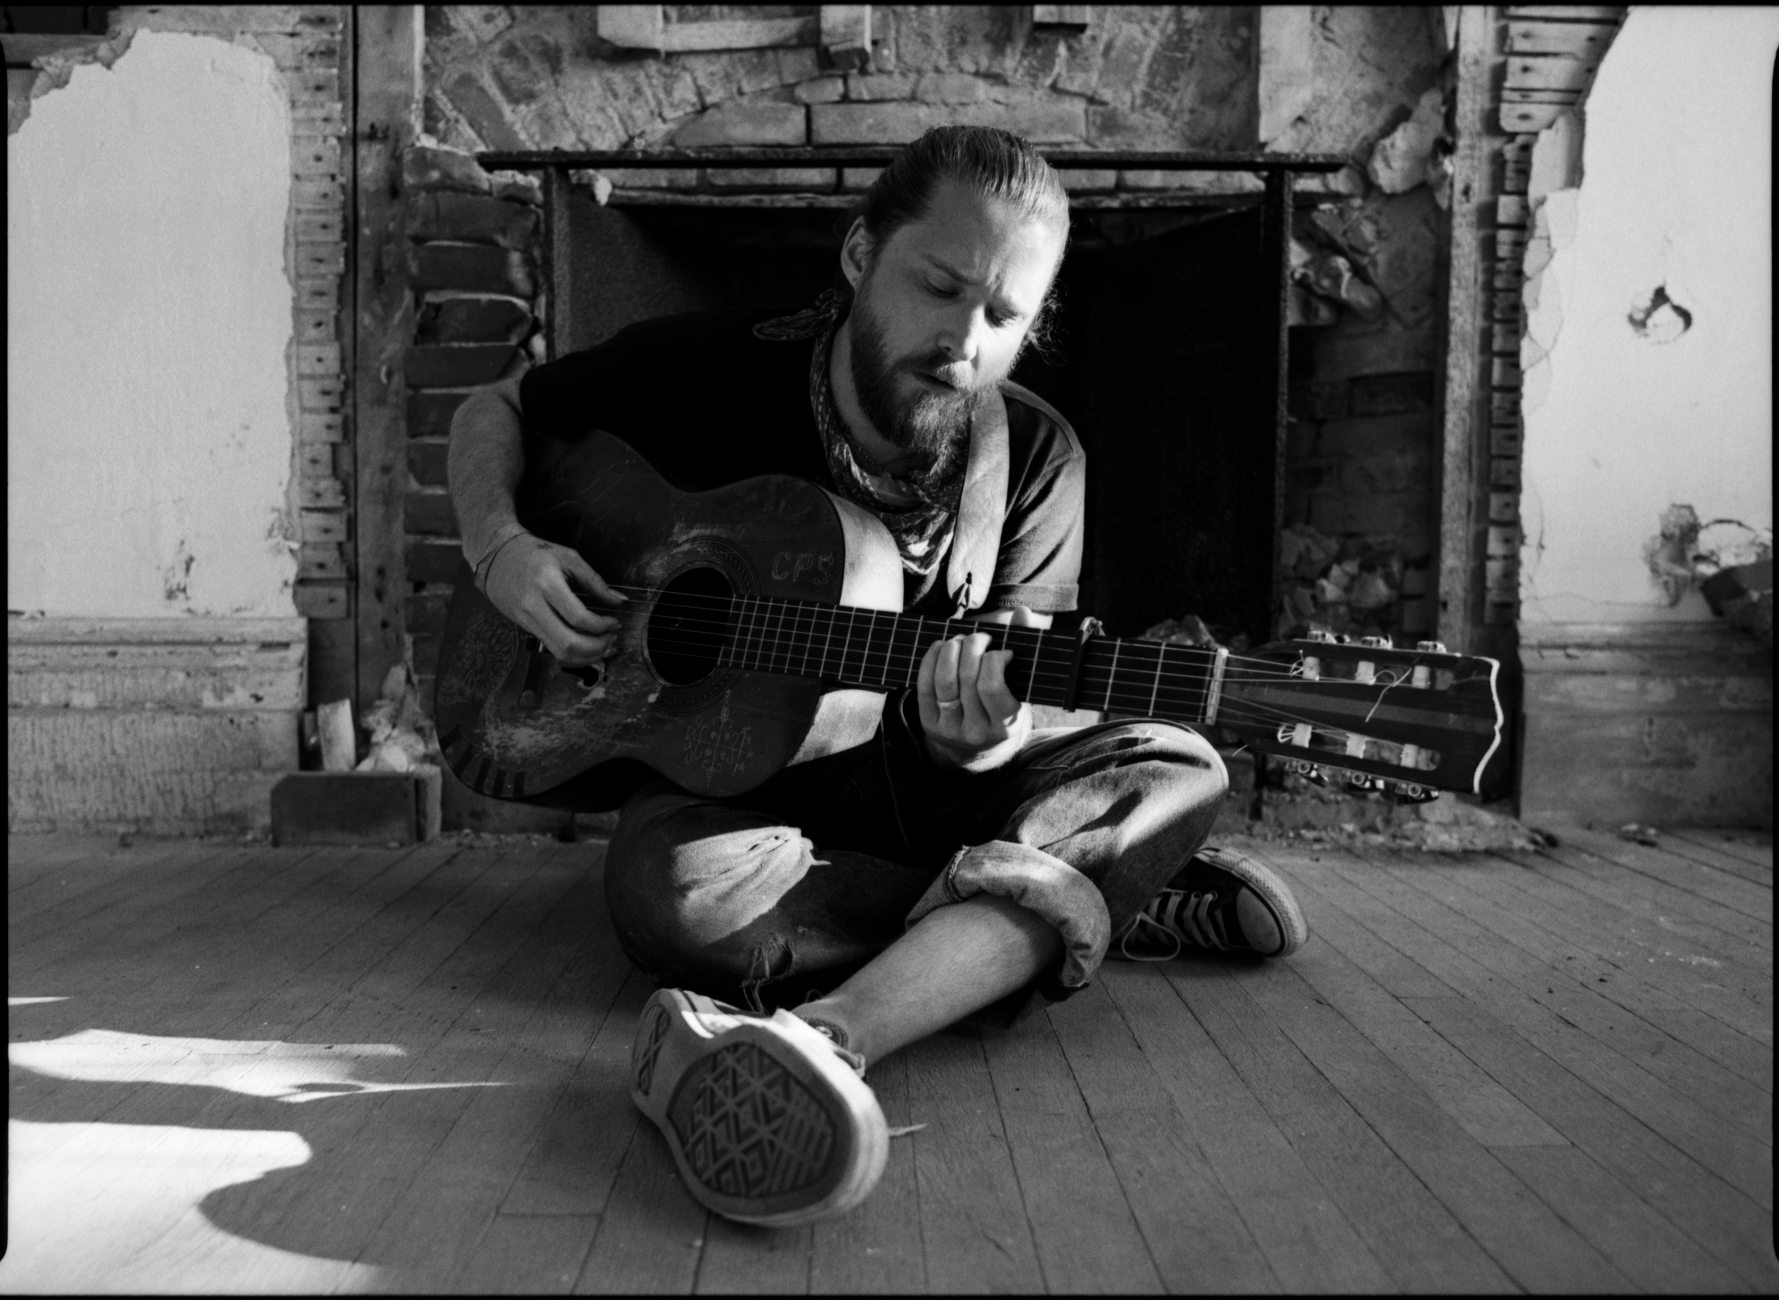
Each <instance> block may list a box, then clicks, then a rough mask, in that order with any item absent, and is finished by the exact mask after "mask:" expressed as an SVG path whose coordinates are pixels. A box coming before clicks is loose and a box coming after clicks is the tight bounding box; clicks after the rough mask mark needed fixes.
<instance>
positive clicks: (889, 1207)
mask: <svg viewBox="0 0 1779 1300" xmlns="http://www.w3.org/2000/svg"><path fill="white" fill-rule="evenodd" d="M865 1082H867V1083H868V1084H870V1085H871V1089H872V1091H873V1092H875V1093H876V1094H877V1104H878V1105H879V1106H881V1107H882V1108H883V1118H884V1121H885V1123H887V1124H888V1125H889V1127H890V1131H891V1132H892V1133H894V1132H895V1131H896V1130H898V1129H906V1128H908V1127H909V1126H910V1125H912V1124H913V1123H915V1121H914V1120H913V1119H911V1118H910V1112H909V1106H908V1062H907V1058H906V1055H905V1054H903V1053H897V1054H895V1055H894V1056H891V1057H889V1058H887V1059H886V1060H882V1061H873V1062H872V1063H871V1065H870V1068H869V1070H868V1071H867V1072H866V1075H865ZM918 1137H919V1133H918V1132H915V1133H904V1134H903V1135H902V1136H900V1137H892V1138H891V1139H890V1148H889V1162H888V1163H887V1164H886V1165H885V1166H884V1170H883V1178H882V1180H881V1181H880V1182H879V1183H878V1184H877V1190H876V1191H875V1192H873V1193H871V1195H870V1196H869V1197H867V1198H866V1200H865V1203H864V1204H863V1205H861V1206H859V1207H858V1209H856V1210H854V1211H853V1212H852V1213H850V1214H843V1215H841V1216H840V1217H839V1218H837V1219H825V1220H823V1221H822V1222H821V1223H818V1224H816V1225H815V1232H814V1235H813V1241H812V1243H811V1249H810V1260H809V1290H810V1293H811V1294H813V1295H909V1294H917V1293H923V1292H925V1291H926V1289H927V1267H926V1256H925V1253H924V1252H923V1251H922V1249H921V1238H920V1188H919V1185H918V1183H917V1181H916V1178H915V1168H914V1144H915V1140H916V1138H918Z"/></svg>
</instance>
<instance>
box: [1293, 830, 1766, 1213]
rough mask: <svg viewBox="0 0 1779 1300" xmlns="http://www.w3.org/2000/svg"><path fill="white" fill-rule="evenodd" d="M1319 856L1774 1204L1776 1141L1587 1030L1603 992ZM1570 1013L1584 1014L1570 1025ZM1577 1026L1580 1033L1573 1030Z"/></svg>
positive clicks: (1430, 953)
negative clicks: (1732, 1124)
mask: <svg viewBox="0 0 1779 1300" xmlns="http://www.w3.org/2000/svg"><path fill="white" fill-rule="evenodd" d="M1324 861H1325V862H1327V863H1328V864H1329V865H1330V866H1331V867H1332V869H1333V874H1334V875H1338V876H1339V877H1341V878H1342V879H1343V880H1345V881H1346V882H1347V883H1348V884H1349V885H1351V886H1353V887H1355V888H1358V889H1360V890H1361V891H1363V892H1366V893H1369V894H1371V895H1372V896H1373V897H1374V898H1377V899H1378V900H1379V901H1380V902H1382V903H1383V904H1384V905H1385V906H1386V907H1388V908H1390V909H1392V910H1394V911H1396V912H1397V913H1399V914H1400V915H1402V916H1403V917H1404V918H1405V919H1406V920H1408V921H1409V922H1410V923H1411V925H1412V926H1414V927H1416V928H1417V929H1418V931H1419V933H1420V934H1421V935H1422V936H1425V941H1426V942H1425V943H1424V944H1423V948H1424V951H1425V953H1426V955H1425V956H1423V955H1422V953H1416V954H1415V955H1416V957H1417V960H1421V961H1422V962H1423V964H1431V963H1437V964H1436V965H1433V969H1435V970H1436V971H1438V972H1439V974H1440V975H1441V977H1442V978H1445V979H1446V980H1447V982H1448V983H1456V984H1457V985H1458V986H1459V987H1460V988H1461V989H1462V991H1463V992H1464V994H1465V996H1467V997H1470V998H1472V999H1474V1000H1475V1001H1477V1003H1478V1004H1479V1005H1481V1006H1484V1007H1486V1008H1487V1009H1488V1010H1489V1012H1490V1013H1491V1014H1492V1015H1495V1016H1497V1017H1499V1018H1500V1019H1501V1020H1502V1021H1503V1022H1504V1023H1506V1024H1509V1025H1511V1026H1512V1028H1513V1029H1514V1031H1515V1032H1516V1033H1519V1034H1521V1035H1523V1036H1524V1037H1526V1039H1527V1040H1528V1041H1529V1042H1532V1043H1534V1044H1536V1045H1537V1046H1538V1047H1539V1048H1540V1049H1541V1050H1543V1051H1546V1052H1549V1053H1550V1054H1551V1055H1552V1056H1553V1057H1554V1058H1555V1059H1557V1060H1559V1061H1561V1062H1562V1063H1563V1065H1564V1066H1566V1067H1567V1068H1569V1069H1571V1070H1573V1071H1574V1072H1575V1073H1576V1074H1577V1076H1578V1077H1580V1078H1582V1079H1584V1080H1586V1081H1587V1083H1588V1084H1589V1086H1591V1087H1593V1088H1595V1089H1597V1090H1598V1091H1599V1092H1600V1093H1601V1095H1603V1096H1605V1097H1609V1098H1611V1099H1612V1100H1613V1101H1614V1102H1615V1103H1617V1104H1618V1105H1620V1106H1622V1107H1623V1108H1624V1109H1625V1110H1626V1111H1628V1112H1629V1113H1631V1114H1633V1115H1635V1116H1636V1117H1637V1118H1638V1119H1639V1120H1641V1121H1642V1122H1643V1123H1645V1124H1646V1125H1648V1126H1649V1127H1650V1128H1651V1129H1653V1130H1654V1131H1655V1132H1657V1133H1660V1134H1661V1135H1662V1136H1663V1137H1664V1138H1666V1139H1667V1140H1668V1141H1669V1142H1671V1143H1673V1144H1674V1145H1675V1146H1676V1147H1679V1148H1680V1149H1681V1150H1684V1151H1686V1152H1688V1153H1689V1154H1690V1155H1692V1156H1693V1157H1694V1158H1696V1159H1697V1160H1698V1161H1699V1162H1700V1163H1701V1164H1702V1165H1703V1166H1704V1167H1706V1168H1708V1169H1711V1170H1712V1171H1713V1172H1714V1173H1715V1174H1717V1175H1718V1176H1719V1177H1721V1178H1723V1179H1724V1180H1725V1181H1726V1182H1728V1183H1730V1184H1731V1185H1732V1186H1734V1187H1737V1188H1739V1189H1741V1190H1742V1191H1743V1192H1744V1193H1745V1194H1746V1195H1748V1196H1750V1197H1753V1198H1755V1199H1756V1200H1757V1201H1761V1202H1763V1203H1765V1204H1767V1205H1769V1206H1770V1204H1771V1200H1772V1148H1771V1147H1770V1146H1763V1145H1762V1144H1760V1143H1759V1142H1758V1141H1754V1140H1751V1139H1746V1138H1743V1137H1741V1136H1739V1135H1737V1134H1735V1133H1734V1132H1733V1131H1732V1130H1729V1129H1726V1127H1725V1126H1724V1125H1723V1124H1722V1123H1721V1121H1719V1120H1718V1119H1717V1117H1715V1116H1714V1115H1712V1114H1711V1113H1710V1112H1708V1111H1706V1110H1704V1109H1703V1108H1702V1107H1701V1106H1700V1105H1699V1104H1698V1103H1697V1102H1696V1101H1695V1100H1694V1099H1693V1098H1691V1097H1688V1096H1685V1095H1683V1094H1681V1093H1679V1092H1677V1091H1675V1089H1674V1088H1672V1087H1671V1086H1669V1085H1668V1084H1666V1083H1664V1082H1662V1080H1661V1079H1660V1078H1658V1077H1657V1076H1656V1075H1654V1074H1652V1073H1650V1072H1649V1071H1648V1070H1647V1069H1646V1068H1645V1066H1647V1065H1651V1064H1654V1062H1652V1061H1651V1060H1650V1059H1649V1054H1648V1051H1647V1048H1646V1047H1644V1046H1643V1045H1640V1044H1634V1043H1633V1044H1625V1043H1613V1042H1609V1041H1605V1039H1603V1038H1601V1037H1595V1036H1594V1035H1593V1034H1592V1033H1590V1032H1589V1031H1588V1026H1589V1025H1593V1026H1594V1027H1595V1030H1597V1031H1599V1032H1601V1033H1602V1034H1604V1033H1605V1031H1604V1030H1603V1029H1601V1027H1600V1026H1601V1021H1602V1018H1603V1015H1604V1013H1603V1012H1602V1011H1601V1004H1602V1003H1603V1002H1604V1000H1603V999H1601V998H1599V996H1598V995H1597V994H1593V993H1591V992H1589V991H1588V990H1585V989H1581V988H1580V987H1579V986H1573V988H1571V987H1570V986H1565V985H1563V984H1561V983H1559V982H1557V981H1556V979H1555V978H1554V977H1553V978H1552V980H1551V981H1550V982H1546V980H1545V978H1544V976H1543V975H1542V974H1541V973H1538V972H1535V971H1530V970H1528V969H1527V966H1528V963H1527V961H1526V960H1525V954H1523V953H1520V952H1519V951H1518V950H1516V949H1513V948H1512V947H1511V946H1510V945H1506V944H1503V943H1501V942H1500V941H1499V940H1498V939H1494V938H1493V937H1492V936H1490V935H1488V934H1487V932H1485V931H1483V930H1481V929H1480V928H1479V927H1478V926H1476V925H1475V924H1474V923H1473V922H1471V921H1470V920H1469V919H1468V918H1467V917H1465V916H1463V915H1462V914H1461V913H1459V912H1457V911H1455V910H1454V909H1452V908H1450V907H1448V906H1445V905H1444V904H1441V903H1439V902H1438V901H1437V900H1435V899H1433V898H1431V897H1429V896H1428V895H1427V894H1425V893H1423V892H1421V891H1419V890H1416V889H1414V888H1413V887H1412V886H1409V885H1406V884H1403V883H1401V882H1400V881H1398V880H1396V879H1395V877H1394V876H1393V875H1392V874H1391V873H1390V872H1388V871H1387V870H1384V869H1382V868H1380V867H1374V866H1371V865H1370V864H1368V863H1367V862H1366V861H1364V860H1362V859H1359V858H1356V857H1351V856H1349V855H1347V854H1344V853H1340V852H1334V851H1330V852H1329V853H1328V854H1327V855H1325V857H1324ZM1409 933H1413V931H1410V932H1409ZM1436 936H1437V937H1436ZM1606 1005H1607V1006H1610V1004H1606ZM1572 1018H1579V1019H1580V1020H1582V1021H1583V1022H1584V1023H1582V1024H1581V1025H1579V1026H1576V1025H1574V1024H1573V1022H1572ZM1577 1027H1579V1028H1580V1029H1581V1030H1582V1031H1583V1032H1581V1033H1576V1032H1574V1030H1575V1028H1577ZM1608 1037H1609V1035H1608Z"/></svg>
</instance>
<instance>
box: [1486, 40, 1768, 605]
mask: <svg viewBox="0 0 1779 1300" xmlns="http://www.w3.org/2000/svg"><path fill="white" fill-rule="evenodd" d="M1776 47H1779V9H1773V8H1729V7H1723V8H1719V7H1711V8H1704V7H1696V8H1695V7H1681V8H1669V7H1644V6H1639V7H1637V8H1635V9H1633V10H1632V11H1631V13H1630V14H1629V16H1628V17H1627V18H1626V20H1625V23H1624V26H1623V28H1622V30H1621V31H1620V32H1619V34H1618V37H1617V39H1616V40H1615V41H1614V43H1613V45H1612V48H1611V50H1610V51H1609V52H1608V53H1607V55H1606V58H1605V60H1604V62H1603V63H1602V64H1601V67H1600V71H1599V74H1598V76H1597V78H1596V80H1595V82H1594V86H1593V89H1592V91H1591V93H1590V95H1589V97H1588V100H1587V107H1586V114H1585V132H1579V131H1578V129H1577V124H1576V123H1573V122H1561V123H1559V125H1557V126H1553V127H1552V128H1551V129H1550V130H1549V131H1547V132H1546V135H1545V138H1544V139H1542V140H1541V141H1540V144H1539V147H1538V150H1537V152H1536V153H1535V155H1534V165H1533V181H1532V193H1531V196H1530V197H1531V200H1532V202H1533V204H1534V207H1535V211H1534V216H1533V219H1534V223H1535V224H1534V230H1533V232H1532V239H1531V240H1530V241H1529V243H1528V249H1527V265H1526V272H1527V277H1528V281H1527V287H1526V309H1527V315H1526V335H1525V340H1524V342H1523V343H1522V345H1521V368H1522V370H1523V372H1524V375H1525V380H1524V398H1523V402H1524V415H1525V461H1524V476H1525V478H1524V489H1523V496H1522V500H1521V510H1522V516H1523V520H1524V525H1525V542H1524V550H1523V561H1522V567H1521V575H1522V576H1521V600H1522V613H1521V620H1522V627H1523V628H1527V629H1529V630H1535V629H1536V626H1537V625H1539V624H1563V623H1601V622H1613V623H1623V622H1638V623H1643V622H1658V621H1680V622H1689V621H1691V622H1705V621H1710V620H1711V619H1712V617H1713V616H1712V614H1711V611H1710V609H1709V608H1708V607H1707V606H1706V604H1705V601H1704V600H1703V598H1702V597H1701V596H1700V595H1699V594H1698V592H1697V590H1696V589H1695V588H1693V587H1690V586H1688V585H1686V584H1681V585H1679V586H1676V585H1675V584H1674V583H1672V582H1669V583H1667V584H1664V583H1663V581H1662V578H1661V575H1659V574H1658V573H1655V572H1652V568H1651V557H1650V556H1649V554H1647V552H1648V550H1649V543H1650V542H1651V540H1652V537H1653V536H1654V535H1655V534H1657V533H1658V531H1659V529H1660V527H1661V524H1662V516H1663V515H1664V514H1665V513H1667V512H1668V511H1669V510H1670V509H1671V508H1672V507H1674V506H1676V505H1686V506H1691V507H1692V508H1693V509H1694V511H1695V512H1696V514H1697V516H1698V518H1699V520H1700V521H1701V522H1709V521H1711V520H1714V519H1728V520H1737V521H1740V522H1741V523H1742V524H1744V525H1747V529H1730V530H1720V531H1722V532H1723V538H1724V540H1725V541H1727V542H1732V543H1733V542H1736V541H1738V540H1743V539H1744V535H1745V534H1746V535H1747V536H1749V537H1752V536H1758V535H1760V534H1762V533H1763V532H1764V535H1765V537H1766V538H1767V540H1768V542H1769V543H1770V540H1771V535H1772V521H1773V514H1772V435H1773V388H1772V346H1773V301H1772V255H1773V248H1772V237H1773V235H1772V211H1773V209H1772V198H1771V189H1772V165H1771V164H1772V155H1771V148H1772V144H1771V137H1772V83H1773V60H1774V51H1775V48H1776ZM1578 134H1580V135H1583V136H1584V138H1583V139H1582V140H1581V141H1580V153H1579V166H1576V165H1575V164H1576V159H1575V154H1576V136H1577V135H1578ZM1541 190H1542V191H1544V192H1543V193H1542V196H1541V194H1540V191H1541ZM1657 290H1660V291H1661V293H1662V297H1661V298H1660V299H1657V298H1655V294H1656V291H1657ZM1652 309H1653V310H1652ZM1707 540H1709V539H1707ZM1683 558H1684V557H1683Z"/></svg>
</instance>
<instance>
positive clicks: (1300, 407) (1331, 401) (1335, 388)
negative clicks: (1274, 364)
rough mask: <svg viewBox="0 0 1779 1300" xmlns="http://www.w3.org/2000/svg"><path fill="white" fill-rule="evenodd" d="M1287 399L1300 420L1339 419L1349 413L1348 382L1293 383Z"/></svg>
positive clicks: (1290, 408)
mask: <svg viewBox="0 0 1779 1300" xmlns="http://www.w3.org/2000/svg"><path fill="white" fill-rule="evenodd" d="M1285 400H1286V406H1287V408H1288V409H1289V410H1290V412H1291V414H1292V416H1294V417H1295V418H1297V419H1299V420H1338V419H1341V418H1342V417H1344V416H1345V415H1346V414H1347V410H1348V393H1347V384H1346V383H1345V382H1344V381H1337V382H1335V383H1303V384H1293V385H1291V389H1290V392H1289V393H1288V394H1287V396H1286V399H1285Z"/></svg>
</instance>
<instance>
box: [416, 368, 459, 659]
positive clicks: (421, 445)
mask: <svg viewBox="0 0 1779 1300" xmlns="http://www.w3.org/2000/svg"><path fill="white" fill-rule="evenodd" d="M429 396H430V394H429ZM450 450H451V444H450V442H449V441H448V440H446V439H444V438H410V439H409V440H408V473H409V474H411V475H413V477H414V481H415V482H416V483H420V484H422V485H424V486H426V487H444V486H445V484H446V483H447V482H448V481H449V476H448V474H447V471H446V464H447V462H448V460H449V458H450ZM408 630H409V631H410V632H411V631H413V630H414V629H413V628H411V627H410V628H409V629H408Z"/></svg>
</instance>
